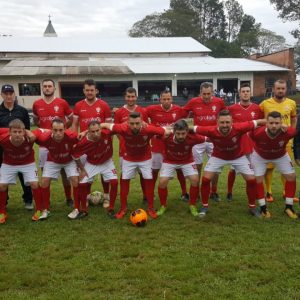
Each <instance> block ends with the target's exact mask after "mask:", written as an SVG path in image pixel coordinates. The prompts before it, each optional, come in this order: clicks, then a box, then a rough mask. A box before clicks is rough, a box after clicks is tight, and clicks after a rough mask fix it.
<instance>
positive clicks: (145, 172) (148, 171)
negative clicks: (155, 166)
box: [138, 159, 157, 219]
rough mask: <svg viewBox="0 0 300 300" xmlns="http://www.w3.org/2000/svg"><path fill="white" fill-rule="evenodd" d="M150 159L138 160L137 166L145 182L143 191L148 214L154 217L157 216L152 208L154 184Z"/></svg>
mask: <svg viewBox="0 0 300 300" xmlns="http://www.w3.org/2000/svg"><path fill="white" fill-rule="evenodd" d="M151 166H152V161H151V159H149V160H146V161H143V162H139V163H138V168H139V170H140V172H141V173H142V176H143V178H144V182H145V193H146V198H147V201H148V215H149V216H150V217H151V218H153V219H155V218H157V213H156V211H155V209H154V184H153V178H152V168H151Z"/></svg>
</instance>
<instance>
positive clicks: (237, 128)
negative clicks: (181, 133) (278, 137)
mask: <svg viewBox="0 0 300 300" xmlns="http://www.w3.org/2000/svg"><path fill="white" fill-rule="evenodd" d="M254 127H255V123H254V122H253V121H248V122H241V123H234V124H233V125H232V128H231V130H230V132H229V134H228V135H226V136H224V135H222V134H221V133H220V131H219V129H218V126H204V127H199V126H196V127H195V132H196V133H199V134H202V135H205V136H207V137H209V139H210V140H211V142H212V143H213V144H214V149H213V153H212V156H215V157H218V158H220V159H224V160H234V159H237V158H239V157H241V156H243V155H244V154H245V153H244V150H243V149H242V147H241V137H242V135H243V134H244V133H246V132H247V131H250V130H251V129H253V128H254Z"/></svg>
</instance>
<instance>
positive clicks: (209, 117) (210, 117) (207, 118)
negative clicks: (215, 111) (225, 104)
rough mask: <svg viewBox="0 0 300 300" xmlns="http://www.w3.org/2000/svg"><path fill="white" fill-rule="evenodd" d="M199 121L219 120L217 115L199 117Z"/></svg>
mask: <svg viewBox="0 0 300 300" xmlns="http://www.w3.org/2000/svg"><path fill="white" fill-rule="evenodd" d="M198 120H199V121H215V120H217V118H216V116H215V115H207V116H198Z"/></svg>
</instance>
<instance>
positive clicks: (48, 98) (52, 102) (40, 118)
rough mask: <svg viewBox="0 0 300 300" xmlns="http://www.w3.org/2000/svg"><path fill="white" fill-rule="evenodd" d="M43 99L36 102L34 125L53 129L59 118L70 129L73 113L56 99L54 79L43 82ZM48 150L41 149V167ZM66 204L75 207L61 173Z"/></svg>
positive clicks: (69, 186)
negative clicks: (55, 120) (53, 123)
mask: <svg viewBox="0 0 300 300" xmlns="http://www.w3.org/2000/svg"><path fill="white" fill-rule="evenodd" d="M42 92H43V98H41V99H38V100H36V101H35V102H34V103H33V107H32V111H33V120H34V123H35V124H36V125H37V126H38V127H40V128H44V129H51V124H52V121H53V120H54V119H55V118H59V119H61V120H64V121H65V122H66V127H67V128H68V127H70V125H71V124H72V119H73V112H72V110H71V108H70V106H69V104H68V102H67V101H66V100H64V99H60V98H56V97H55V95H54V93H55V83H54V81H53V80H52V79H44V80H43V81H42ZM47 154H48V150H47V149H46V148H44V147H40V148H39V167H40V168H43V167H44V164H45V162H46V160H47ZM61 176H62V181H63V186H64V191H65V197H66V203H67V205H68V206H72V205H73V200H72V196H71V185H70V182H69V181H68V179H67V177H66V174H65V172H64V171H63V172H62V173H61Z"/></svg>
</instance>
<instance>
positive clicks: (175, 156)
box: [157, 120, 205, 216]
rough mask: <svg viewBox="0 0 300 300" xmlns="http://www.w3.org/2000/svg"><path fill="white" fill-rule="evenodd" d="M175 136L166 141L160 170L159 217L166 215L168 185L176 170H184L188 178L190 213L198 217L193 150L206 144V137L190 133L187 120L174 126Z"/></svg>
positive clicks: (197, 185)
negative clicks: (198, 145) (199, 145)
mask: <svg viewBox="0 0 300 300" xmlns="http://www.w3.org/2000/svg"><path fill="white" fill-rule="evenodd" d="M173 132H174V133H173V134H171V135H170V136H169V137H168V138H167V139H165V140H164V144H165V152H164V158H163V164H162V167H161V170H160V178H159V186H158V195H159V200H160V204H161V207H160V208H159V210H158V211H157V215H158V216H160V215H162V214H164V212H165V211H166V207H167V196H168V189H167V186H168V183H169V180H170V179H171V178H172V177H173V173H174V171H175V170H178V169H180V170H182V172H183V175H184V177H186V178H188V179H189V181H190V183H191V186H190V203H189V204H190V212H191V214H192V215H193V216H198V211H197V208H196V201H197V198H198V196H199V176H198V170H197V166H196V164H195V162H194V158H193V154H192V148H193V146H195V145H197V144H201V143H204V142H205V137H203V136H201V135H197V134H194V133H189V127H188V124H187V123H186V121H185V120H178V121H177V122H176V123H175V124H174V128H173Z"/></svg>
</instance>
